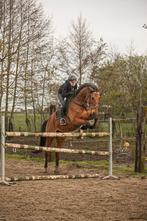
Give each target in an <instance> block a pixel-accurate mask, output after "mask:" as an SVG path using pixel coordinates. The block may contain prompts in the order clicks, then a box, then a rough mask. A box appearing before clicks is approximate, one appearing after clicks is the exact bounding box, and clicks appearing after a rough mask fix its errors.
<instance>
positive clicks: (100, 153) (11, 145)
mask: <svg viewBox="0 0 147 221" xmlns="http://www.w3.org/2000/svg"><path fill="white" fill-rule="evenodd" d="M5 147H7V148H16V149H27V150H42V151H47V152H58V153H76V154H89V155H98V156H109V152H106V151H94V150H77V149H65V148H61V149H60V148H56V147H42V146H41V147H40V146H32V145H25V144H14V143H6V144H5Z"/></svg>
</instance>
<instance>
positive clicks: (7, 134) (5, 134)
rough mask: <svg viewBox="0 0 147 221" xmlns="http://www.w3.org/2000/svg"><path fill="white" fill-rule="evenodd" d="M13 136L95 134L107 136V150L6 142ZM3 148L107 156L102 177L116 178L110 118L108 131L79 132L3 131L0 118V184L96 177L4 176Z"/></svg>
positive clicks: (77, 135) (80, 135) (76, 135)
mask: <svg viewBox="0 0 147 221" xmlns="http://www.w3.org/2000/svg"><path fill="white" fill-rule="evenodd" d="M10 136H11V137H12V136H13V137H14V136H35V137H39V136H44V137H86V136H90V137H95V136H99V137H102V136H109V152H106V151H91V150H76V149H65V148H61V149H60V148H55V147H40V146H32V145H22V144H12V143H6V137H10ZM5 148H18V149H30V150H33V149H34V150H43V151H48V152H64V153H75V154H77V153H78V154H91V155H101V156H109V175H108V176H106V177H104V179H107V178H111V177H112V178H117V177H115V176H113V173H112V118H110V120H109V132H91V133H90V132H89V133H85V132H80V133H74V132H73V133H29V132H6V131H5V118H4V116H2V118H1V180H0V183H2V184H9V182H7V181H14V180H15V181H18V180H40V179H43V180H46V179H48V180H49V179H51V180H52V179H67V178H68V179H73V178H88V177H98V176H99V175H98V174H87V175H84V174H81V175H69V176H68V175H51V176H31V177H29V176H27V177H12V178H7V177H6V176H5Z"/></svg>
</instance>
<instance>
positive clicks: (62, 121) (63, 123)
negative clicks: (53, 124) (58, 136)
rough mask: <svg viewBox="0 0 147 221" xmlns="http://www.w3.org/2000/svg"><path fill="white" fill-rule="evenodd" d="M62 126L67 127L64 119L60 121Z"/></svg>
mask: <svg viewBox="0 0 147 221" xmlns="http://www.w3.org/2000/svg"><path fill="white" fill-rule="evenodd" d="M60 125H61V126H63V125H66V120H65V119H64V118H61V119H60Z"/></svg>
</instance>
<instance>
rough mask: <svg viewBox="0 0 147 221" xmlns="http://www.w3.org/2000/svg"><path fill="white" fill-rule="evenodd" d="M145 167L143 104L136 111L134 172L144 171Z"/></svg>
mask: <svg viewBox="0 0 147 221" xmlns="http://www.w3.org/2000/svg"><path fill="white" fill-rule="evenodd" d="M144 167H145V114H144V109H143V106H140V107H139V108H138V111H137V128H136V151H135V172H139V173H141V172H144Z"/></svg>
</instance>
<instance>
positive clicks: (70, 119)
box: [40, 83, 100, 172]
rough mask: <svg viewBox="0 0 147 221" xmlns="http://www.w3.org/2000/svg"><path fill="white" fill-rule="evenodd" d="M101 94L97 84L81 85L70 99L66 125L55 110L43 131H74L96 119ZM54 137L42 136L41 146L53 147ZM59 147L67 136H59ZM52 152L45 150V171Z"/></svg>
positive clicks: (45, 123)
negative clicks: (61, 122) (60, 120)
mask: <svg viewBox="0 0 147 221" xmlns="http://www.w3.org/2000/svg"><path fill="white" fill-rule="evenodd" d="M99 100H100V94H99V90H98V88H97V86H95V85H94V84H90V83H86V84H83V85H81V86H80V87H79V89H78V90H77V92H76V94H75V95H74V96H73V97H72V98H71V99H70V101H69V103H68V107H67V114H66V117H65V119H66V122H67V123H66V125H63V126H61V125H60V123H59V119H58V118H57V117H56V112H54V113H53V114H52V115H51V116H50V118H49V119H48V120H47V121H46V122H44V124H43V127H42V132H70V131H74V130H75V129H77V128H78V127H80V126H81V125H86V124H87V123H88V121H89V120H91V119H94V117H95V115H96V114H97V112H98V105H99ZM53 139H54V137H48V138H43V137H42V138H41V143H40V145H41V146H44V145H45V146H46V147H51V144H52V141H53ZM56 141H57V148H62V146H63V144H64V141H65V138H64V137H61V138H60V137H57V138H56ZM49 155H50V153H49V152H45V165H44V168H45V172H47V166H48V158H49ZM55 156H56V170H55V172H58V167H59V153H55Z"/></svg>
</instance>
